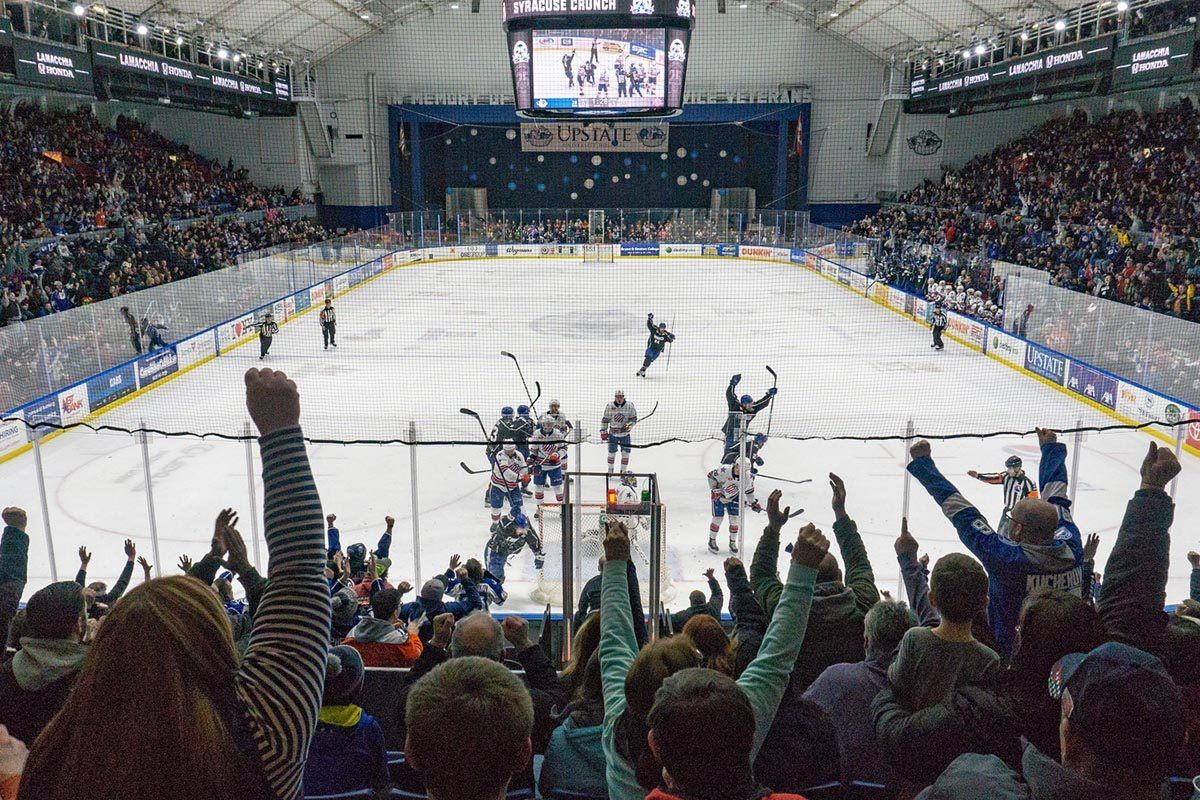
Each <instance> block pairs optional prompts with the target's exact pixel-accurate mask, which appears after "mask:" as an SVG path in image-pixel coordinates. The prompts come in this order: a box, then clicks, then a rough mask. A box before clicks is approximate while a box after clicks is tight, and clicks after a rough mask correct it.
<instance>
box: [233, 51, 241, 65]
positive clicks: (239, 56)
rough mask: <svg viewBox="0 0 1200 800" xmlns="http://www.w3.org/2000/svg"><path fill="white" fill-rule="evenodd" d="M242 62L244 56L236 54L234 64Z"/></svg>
mask: <svg viewBox="0 0 1200 800" xmlns="http://www.w3.org/2000/svg"><path fill="white" fill-rule="evenodd" d="M241 60H242V54H241V53H234V54H233V63H235V64H236V63H238V62H239V61H241Z"/></svg>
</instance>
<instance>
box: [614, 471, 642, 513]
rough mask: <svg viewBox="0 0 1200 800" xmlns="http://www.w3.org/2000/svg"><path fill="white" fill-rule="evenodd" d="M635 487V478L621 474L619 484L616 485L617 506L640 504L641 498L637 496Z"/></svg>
mask: <svg viewBox="0 0 1200 800" xmlns="http://www.w3.org/2000/svg"><path fill="white" fill-rule="evenodd" d="M637 485H638V484H637V478H636V477H635V476H634V475H633V473H630V472H625V473H623V474H622V475H621V482H620V483H619V484H618V485H617V505H619V506H636V505H639V504H641V502H642V496H641V495H640V494H638V488H637Z"/></svg>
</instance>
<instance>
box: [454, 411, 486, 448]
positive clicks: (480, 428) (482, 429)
mask: <svg viewBox="0 0 1200 800" xmlns="http://www.w3.org/2000/svg"><path fill="white" fill-rule="evenodd" d="M458 413H460V414H466V415H467V416H468V417H474V418H475V421H476V422H478V423H479V430H481V431H483V438H484V440H485V441H486V442H487V443H488V444H491V443H492V435H491V434H490V433H488V430H487V428H485V427H484V425H483V420H481V419H480V418H479V415H478V414H476V413H475V412H474V411H472V410H471V409H469V408H460V409H459V410H458Z"/></svg>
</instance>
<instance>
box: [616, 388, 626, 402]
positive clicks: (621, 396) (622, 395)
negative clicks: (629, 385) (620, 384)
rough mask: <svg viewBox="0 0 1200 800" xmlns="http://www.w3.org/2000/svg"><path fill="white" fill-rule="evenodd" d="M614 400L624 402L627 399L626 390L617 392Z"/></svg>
mask: <svg viewBox="0 0 1200 800" xmlns="http://www.w3.org/2000/svg"><path fill="white" fill-rule="evenodd" d="M613 399H614V400H616V399H621V400H624V399H625V390H624V389H617V390H616V391H615V392H613Z"/></svg>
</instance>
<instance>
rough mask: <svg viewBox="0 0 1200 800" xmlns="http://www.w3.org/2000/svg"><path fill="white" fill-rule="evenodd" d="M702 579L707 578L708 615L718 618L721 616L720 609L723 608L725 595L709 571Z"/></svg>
mask: <svg viewBox="0 0 1200 800" xmlns="http://www.w3.org/2000/svg"><path fill="white" fill-rule="evenodd" d="M704 577H706V578H708V610H709V613H711V614H712V615H713V616H714V617H718V618H719V617H720V616H721V609H722V608H723V607H724V606H725V593H724V592H722V591H721V584H720V583H718V582H717V579H716V578H714V577H713V571H712V570H711V569H710V570H708V571H707V572H705V573H704Z"/></svg>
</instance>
